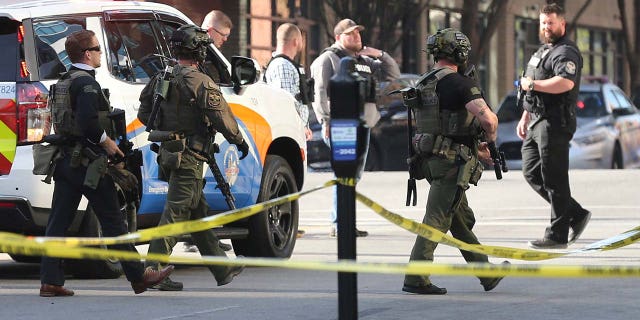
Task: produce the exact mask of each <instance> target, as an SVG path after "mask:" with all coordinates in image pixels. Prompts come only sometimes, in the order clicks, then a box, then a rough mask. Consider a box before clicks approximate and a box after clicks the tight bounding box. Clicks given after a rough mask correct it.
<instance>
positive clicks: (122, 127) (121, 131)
mask: <svg viewBox="0 0 640 320" xmlns="http://www.w3.org/2000/svg"><path fill="white" fill-rule="evenodd" d="M108 118H109V119H110V120H111V123H112V125H113V131H114V133H115V137H114V138H115V140H116V142H117V143H118V149H120V151H122V154H124V157H116V158H114V159H112V161H111V163H112V164H116V163H119V162H122V161H125V160H126V159H127V158H128V157H130V156H131V155H133V154H134V152H135V150H133V143H132V142H131V141H129V139H127V120H126V119H125V114H124V110H122V109H116V108H114V109H113V111H111V113H109V115H108Z"/></svg>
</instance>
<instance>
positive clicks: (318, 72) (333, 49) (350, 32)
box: [311, 19, 400, 237]
mask: <svg viewBox="0 0 640 320" xmlns="http://www.w3.org/2000/svg"><path fill="white" fill-rule="evenodd" d="M362 30H364V27H363V26H361V25H358V24H356V23H355V22H354V21H353V20H351V19H343V20H341V21H340V22H338V23H337V24H336V25H335V27H334V28H333V34H334V35H335V39H336V42H335V43H334V44H333V45H332V46H330V47H328V48H326V49H324V50H323V51H322V53H321V54H320V56H318V58H316V59H315V60H314V61H313V63H311V76H312V77H313V80H314V94H315V96H314V101H313V104H312V105H313V110H314V112H315V114H316V118H317V119H318V122H320V123H321V124H322V137H323V139H324V142H325V143H326V144H327V145H328V146H331V145H330V143H329V121H330V118H331V112H330V110H331V109H330V108H331V106H330V105H329V92H328V89H329V79H331V77H332V76H333V75H334V74H336V73H337V72H338V69H339V68H340V59H342V58H343V57H347V56H348V57H354V58H356V69H357V70H358V71H359V73H360V75H361V76H362V77H364V78H365V79H372V81H373V75H377V76H378V77H379V78H378V79H379V80H381V81H392V80H394V79H397V78H398V77H399V76H400V68H399V67H398V64H397V63H396V62H395V60H393V58H392V57H391V56H389V55H388V54H387V53H386V52H384V51H382V50H379V49H376V48H372V47H363V46H362V39H361V38H360V31H362ZM367 139H369V136H368V133H367ZM363 167H364V166H363ZM361 175H362V172H358V173H357V177H358V178H359V177H360V176H361ZM335 199H336V197H334V205H333V208H332V211H331V222H332V228H331V232H330V234H329V235H330V236H331V237H335V236H336V232H337V224H336V222H337V213H336V205H337V203H335V201H336V200H335ZM367 235H368V233H367V232H366V231H364V230H358V229H356V236H358V237H366V236H367Z"/></svg>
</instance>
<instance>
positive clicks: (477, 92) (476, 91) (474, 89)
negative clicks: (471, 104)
mask: <svg viewBox="0 0 640 320" xmlns="http://www.w3.org/2000/svg"><path fill="white" fill-rule="evenodd" d="M471 94H472V95H474V96H475V95H479V94H482V91H480V89H478V87H473V88H471Z"/></svg>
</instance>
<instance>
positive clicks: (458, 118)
mask: <svg viewBox="0 0 640 320" xmlns="http://www.w3.org/2000/svg"><path fill="white" fill-rule="evenodd" d="M454 72H455V71H453V70H451V69H449V68H441V69H436V70H433V71H431V72H430V73H428V74H427V75H426V76H424V78H423V80H421V82H420V85H419V86H418V89H419V90H420V96H421V101H420V103H419V104H418V107H417V108H415V109H414V113H415V115H416V132H417V133H426V134H431V135H434V136H436V135H443V136H446V137H456V136H475V135H477V133H478V129H479V128H478V123H477V121H474V119H475V118H474V117H473V115H472V114H471V113H470V112H469V111H467V110H466V109H464V108H463V109H460V110H458V111H452V110H441V109H440V102H439V99H438V94H437V93H436V86H437V85H438V81H440V79H442V78H444V77H445V76H447V75H449V74H451V73H454Z"/></svg>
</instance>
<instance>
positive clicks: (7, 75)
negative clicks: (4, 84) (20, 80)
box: [0, 18, 19, 82]
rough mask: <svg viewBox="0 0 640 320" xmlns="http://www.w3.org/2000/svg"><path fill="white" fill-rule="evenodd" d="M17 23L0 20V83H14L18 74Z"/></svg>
mask: <svg viewBox="0 0 640 320" xmlns="http://www.w3.org/2000/svg"><path fill="white" fill-rule="evenodd" d="M18 26H19V22H17V21H15V20H11V19H7V18H0V47H1V48H2V50H0V81H9V82H13V81H16V75H17V72H18V50H19V45H18Z"/></svg>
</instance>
